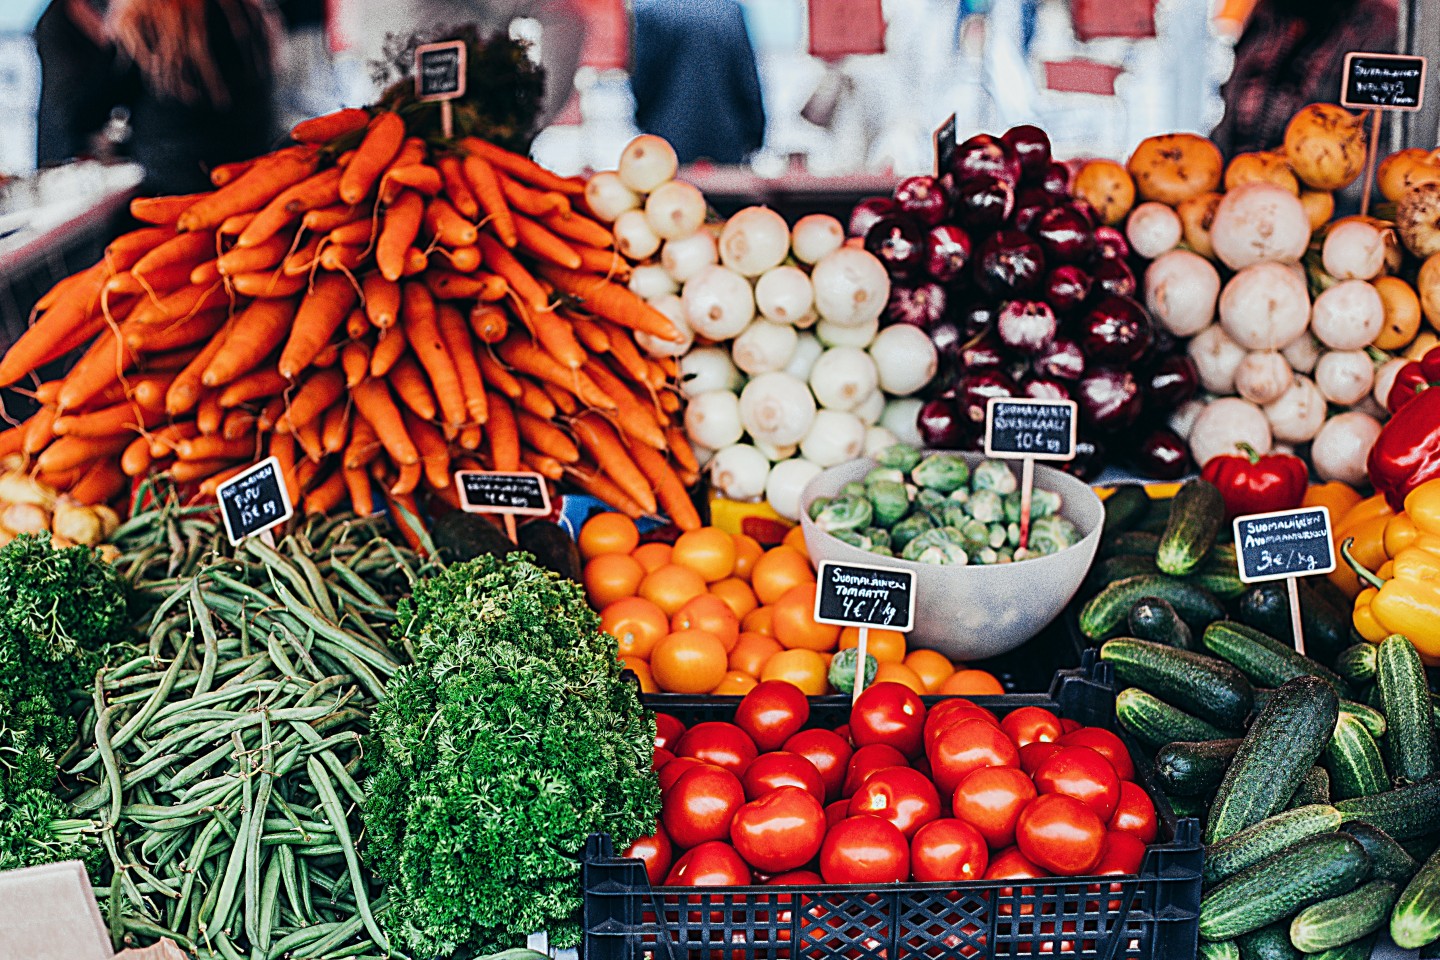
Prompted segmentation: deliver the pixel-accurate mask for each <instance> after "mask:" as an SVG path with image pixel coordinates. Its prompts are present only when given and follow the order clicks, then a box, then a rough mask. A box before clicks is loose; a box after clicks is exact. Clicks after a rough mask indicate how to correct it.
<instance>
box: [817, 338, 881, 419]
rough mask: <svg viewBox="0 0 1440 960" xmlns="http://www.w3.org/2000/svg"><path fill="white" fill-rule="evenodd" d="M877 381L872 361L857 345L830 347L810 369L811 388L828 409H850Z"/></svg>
mask: <svg viewBox="0 0 1440 960" xmlns="http://www.w3.org/2000/svg"><path fill="white" fill-rule="evenodd" d="M879 381H880V374H879V372H878V371H877V370H876V369H875V361H874V360H873V359H871V357H870V354H868V353H866V352H865V351H864V350H861V349H860V348H859V347H831V348H830V349H829V350H826V351H825V352H824V353H822V354H821V355H820V359H819V360H816V361H815V366H814V367H813V368H812V369H811V371H810V391H811V392H812V393H814V394H815V400H816V402H818V403H819V404H820V406H822V407H825V408H827V409H830V410H853V409H854V408H855V405H856V404H858V403H859V402H860V401H861V400H864V399H865V398H866V397H868V396H869V395H870V394H871V393H873V392H874V390H875V388H876V386H877V385H878V384H879Z"/></svg>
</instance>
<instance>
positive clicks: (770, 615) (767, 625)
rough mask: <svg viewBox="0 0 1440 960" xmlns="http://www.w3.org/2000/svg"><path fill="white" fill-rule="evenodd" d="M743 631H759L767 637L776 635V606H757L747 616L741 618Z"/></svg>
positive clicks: (741, 629) (741, 630)
mask: <svg viewBox="0 0 1440 960" xmlns="http://www.w3.org/2000/svg"><path fill="white" fill-rule="evenodd" d="M740 632H741V633H759V634H763V635H764V636H767V637H773V636H775V608H774V607H756V608H755V609H754V610H751V611H750V612H749V613H747V614H745V616H743V617H741V618H740Z"/></svg>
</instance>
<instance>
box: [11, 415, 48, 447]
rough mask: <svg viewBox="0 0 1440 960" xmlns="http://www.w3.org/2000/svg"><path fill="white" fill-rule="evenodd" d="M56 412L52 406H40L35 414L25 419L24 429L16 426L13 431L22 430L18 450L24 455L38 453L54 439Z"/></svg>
mask: <svg viewBox="0 0 1440 960" xmlns="http://www.w3.org/2000/svg"><path fill="white" fill-rule="evenodd" d="M56 419H58V414H57V412H56V410H55V408H54V407H41V408H40V409H39V410H37V411H36V412H35V415H34V416H33V417H31V418H30V419H29V420H27V421H25V423H24V425H23V426H24V429H23V431H21V428H20V427H16V428H15V430H14V431H10V432H12V433H13V432H17V431H20V432H23V434H24V435H23V436H22V437H21V438H20V452H21V453H23V454H25V455H26V456H30V455H32V454H36V453H39V452H40V451H41V450H44V449H45V447H46V446H47V445H49V443H50V441H51V440H53V439H55V421H56Z"/></svg>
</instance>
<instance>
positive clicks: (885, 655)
mask: <svg viewBox="0 0 1440 960" xmlns="http://www.w3.org/2000/svg"><path fill="white" fill-rule="evenodd" d="M858 646H860V628H859V627H846V628H845V629H844V630H841V631H840V649H841V650H849V649H850V648H851V647H858ZM865 652H866V653H868V654H869V655H870V656H872V657H874V658H875V662H876V663H901V662H903V661H904V660H905V634H903V633H900V632H899V631H898V630H881V629H878V628H876V627H871V628H870V636H868V637H866V638H865Z"/></svg>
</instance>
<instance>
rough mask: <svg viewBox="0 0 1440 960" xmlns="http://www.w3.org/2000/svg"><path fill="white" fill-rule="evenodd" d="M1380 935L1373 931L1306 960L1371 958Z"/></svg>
mask: <svg viewBox="0 0 1440 960" xmlns="http://www.w3.org/2000/svg"><path fill="white" fill-rule="evenodd" d="M1378 937H1379V934H1374V933H1372V934H1370V936H1368V937H1361V938H1360V939H1359V940H1352V941H1351V942H1350V943H1347V944H1345V945H1344V946H1343V947H1334V948H1332V949H1330V950H1321V951H1320V952H1319V953H1312V954H1310V955H1309V956H1307V957H1306V958H1305V960H1370V955H1371V954H1372V953H1374V952H1375V940H1376V939H1377V938H1378ZM1421 957H1422V958H1423V957H1424V954H1421Z"/></svg>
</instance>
